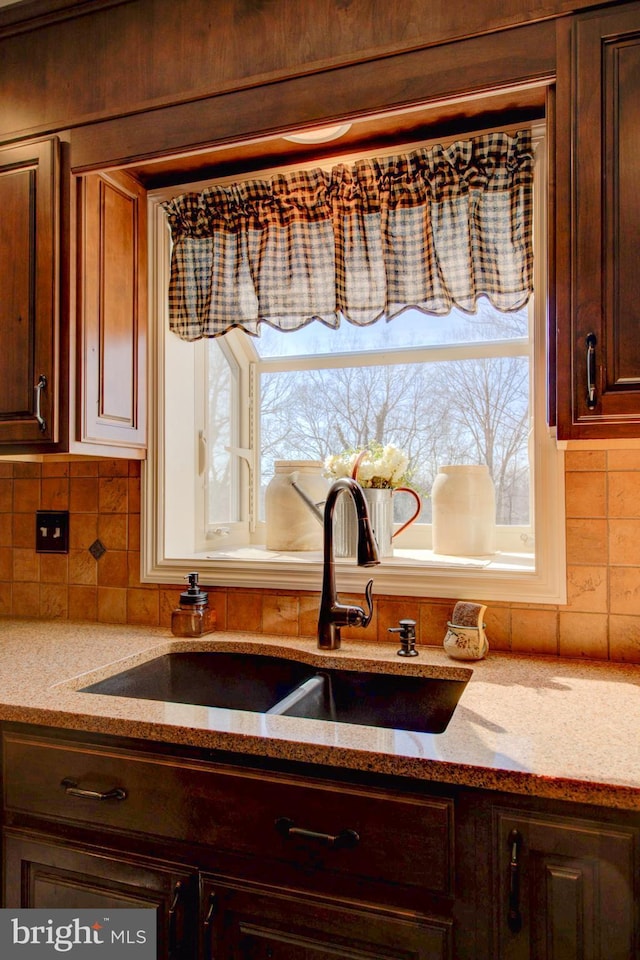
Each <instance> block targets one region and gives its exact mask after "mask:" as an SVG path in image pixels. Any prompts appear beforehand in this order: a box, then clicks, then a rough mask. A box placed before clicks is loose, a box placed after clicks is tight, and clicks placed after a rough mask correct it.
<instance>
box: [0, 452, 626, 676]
mask: <svg viewBox="0 0 640 960" xmlns="http://www.w3.org/2000/svg"><path fill="white" fill-rule="evenodd" d="M36 510H68V511H69V513H70V538H69V553H68V554H64V555H63V554H39V553H36V552H35V511H36ZM566 526H567V529H566V534H567V591H568V596H567V603H566V605H563V606H552V605H538V604H522V603H517V602H516V601H515V600H514V602H513V603H504V602H503V603H497V602H493V601H492V602H491V604H490V605H489V609H488V611H487V615H486V618H485V619H486V623H487V636H488V638H489V642H490V645H491V647H492V649H494V650H497V649H499V650H512V651H514V652H518V653H542V654H560V655H561V656H566V657H592V658H597V659H605V660H606V659H611V660H624V661H630V662H634V663H640V449H618V448H611V449H599V450H570V451H568V452H567V454H566ZM95 540H100V541H101V543H102V544H103V545H104V546H105V547H106V552H105V553H104V554H103V555H102V556H101V557H100V558H99V559H97V560H96V559H95V558H94V557H93V556H92V554H91V553H90V552H89V549H88V548H89V546H90V545H91V544H92V543H93V542H94V541H95ZM139 568H140V465H139V463H138V462H137V461H122V460H88V461H80V460H70V461H55V462H45V463H42V464H40V463H25V462H21V463H9V462H0V616H13V617H42V618H56V619H70V620H97V621H100V622H105V623H135V624H150V625H158V624H160V625H162V626H167V627H168V626H169V623H170V616H171V611H172V609H173V608H174V607H175V606H176V605H177V602H178V596H179V593H180V591H181V590H182V589H184V587H183V585H181V584H180V585H178V584H167V585H157V584H142V583H140V579H139ZM208 589H209V593H210V602H211V604H212V605H213V606H214V607H215V610H216V616H217V623H218V627H219V628H220V629H229V630H246V631H250V632H263V633H277V634H280V635H284V636H291V637H295V636H312V635H313V634H314V632H315V626H316V618H317V610H318V602H319V597H318V594H315V593H313V594H312V593H305V592H296V591H287V592H286V593H281V592H279V591H273V590H249V589H243V590H236V589H232V588H229V589H225V588H208ZM453 604H454V601H452V600H449V599H446V600H445V599H420V598H416V597H407V598H404V599H403V598H399V597H384V596H378V597H377V598H376V600H375V612H374V617H373V619H372V622H371V624H370V626H369V627H368V628H367V630H366V631H362V630H360V631H356V632H354V634H353V635H352V638H353V639H357V638H360V639H365V638H366V639H369V640H371V639H379V640H383V639H386V638H387V632H386V631H387V627H388V626H389V625H391V624H394V623H397V621H398V620H399V619H400V618H401V617H411V618H413V619H415V620H416V621H418V623H419V641H420V642H422V643H433V644H436V645H440V644H441V643H442V639H443V637H444V633H445V625H446V621H447V620H448V619H449V617H450V615H451V611H452V609H453ZM0 631H1V625H0ZM343 636H345V637H349V631H348V630H345V631H344V632H343Z"/></svg>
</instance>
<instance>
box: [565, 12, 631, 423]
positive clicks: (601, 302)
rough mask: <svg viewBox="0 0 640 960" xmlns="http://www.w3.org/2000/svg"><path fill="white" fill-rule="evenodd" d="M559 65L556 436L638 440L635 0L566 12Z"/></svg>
mask: <svg viewBox="0 0 640 960" xmlns="http://www.w3.org/2000/svg"><path fill="white" fill-rule="evenodd" d="M567 63H568V65H570V70H569V69H567V73H566V86H567V88H568V89H569V90H571V100H570V108H569V107H568V106H567V116H565V117H563V116H562V106H561V105H560V106H559V116H558V120H559V123H558V133H557V141H556V149H557V158H558V166H557V169H558V187H559V191H558V198H559V200H558V213H559V217H558V221H557V222H558V231H557V236H558V247H557V249H558V271H559V272H558V278H559V279H560V278H561V276H562V275H563V274H562V272H561V271H562V265H563V264H566V263H570V270H568V271H567V273H566V276H567V283H566V284H564V283H563V282H561V283H560V285H559V288H558V330H559V337H558V398H557V399H558V436H559V438H560V439H595V438H616V437H621V438H623V437H639V436H640V336H638V331H639V330H640V269H639V263H640V226H639V225H640V106H639V105H640V4H629V5H626V6H621V7H618V8H616V9H613V10H609V11H605V12H600V13H597V14H594V15H585V16H584V17H579V18H577V19H576V21H575V24H574V27H573V35H572V38H571V51H570V54H569V53H568V60H567ZM561 69H562V67H561ZM569 111H570V112H569ZM563 120H566V126H565V125H564V124H563ZM564 130H566V134H567V136H565V134H564V132H563V131H564ZM569 130H570V137H569V136H568V134H569ZM563 186H566V190H565V192H564V199H563ZM567 228H569V229H567ZM569 281H570V282H569Z"/></svg>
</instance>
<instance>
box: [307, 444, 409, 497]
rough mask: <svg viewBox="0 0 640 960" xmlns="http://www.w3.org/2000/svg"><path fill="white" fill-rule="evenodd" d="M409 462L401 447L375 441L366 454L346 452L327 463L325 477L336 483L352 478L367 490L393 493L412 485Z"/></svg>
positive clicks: (328, 458) (363, 451)
mask: <svg viewBox="0 0 640 960" xmlns="http://www.w3.org/2000/svg"><path fill="white" fill-rule="evenodd" d="M408 466H409V458H408V457H407V455H406V454H405V453H404V452H403V451H402V450H399V449H398V447H394V446H393V445H392V444H390V443H388V444H386V445H385V446H383V445H382V444H381V443H379V442H378V441H377V440H374V441H372V442H371V443H369V444H368V445H367V447H366V448H365V449H363V450H343V452H342V453H339V454H333V455H332V456H329V457H327V458H326V460H325V461H324V468H325V473H326V474H327V476H328V477H331V478H332V479H333V480H337V479H338V478H339V477H352V478H353V479H354V480H357V481H358V483H359V484H360V486H361V487H364V488H365V489H366V488H367V487H372V488H375V489H391V490H395V489H396V487H402V486H406V484H407V483H408V482H409V476H410V475H409V473H408Z"/></svg>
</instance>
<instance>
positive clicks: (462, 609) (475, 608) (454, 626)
mask: <svg viewBox="0 0 640 960" xmlns="http://www.w3.org/2000/svg"><path fill="white" fill-rule="evenodd" d="M486 609H487V608H486V606H485V604H483V603H467V602H466V601H459V602H458V603H456V605H455V607H454V608H453V615H452V617H451V620H449V622H448V623H447V633H446V636H445V638H444V649H445V652H446V653H447V654H448V656H450V657H453V659H454V660H482V658H483V657H484V656H485V655H486V653H487V651H488V650H489V642H488V640H487V638H486V635H485V632H484V630H485V624H484V623H483V618H484V615H485V611H486Z"/></svg>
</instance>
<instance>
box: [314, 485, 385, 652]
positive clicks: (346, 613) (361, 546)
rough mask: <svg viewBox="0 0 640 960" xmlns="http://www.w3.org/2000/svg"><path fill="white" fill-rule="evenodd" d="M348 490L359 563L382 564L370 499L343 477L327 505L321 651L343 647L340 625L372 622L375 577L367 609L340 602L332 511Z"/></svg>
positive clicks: (365, 624)
mask: <svg viewBox="0 0 640 960" xmlns="http://www.w3.org/2000/svg"><path fill="white" fill-rule="evenodd" d="M343 491H346V492H348V493H349V494H350V496H351V498H352V500H353V502H354V505H355V508H356V516H357V521H358V548H357V551H358V552H357V563H358V566H359V567H371V566H374V565H375V564H378V563H380V560H379V559H378V546H377V544H376V541H375V537H374V536H373V531H372V529H371V524H370V523H369V514H368V512H367V501H366V500H365V497H364V493H363V492H362V487H361V486H360V484H359V483H357V481H355V480H352V479H351V478H350V477H340V479H338V480H336V481H335V482H334V483H333V484H332V485H331V487H330V489H329V492H328V494H327V500H326V503H325V508H324V562H323V571H322V597H321V600H320V614H319V616H318V647H319V648H320V649H321V650H339V649H340V642H341V638H340V628H341V627H346V626H360V627H366V626H368V624H369V623H370V622H371V617H372V615H373V603H372V600H371V596H372V591H373V580H370V581H369V583H368V584H367V587H366V590H365V601H366V604H367V610H366V611H365V610H364V609H363V608H362V607H359V606H355V605H350V604H344V603H340V602H339V600H338V594H337V591H336V570H335V558H334V554H333V513H334V510H335V505H336V501H337V499H338V496H339V495H340V494H341V493H342V492H343Z"/></svg>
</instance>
